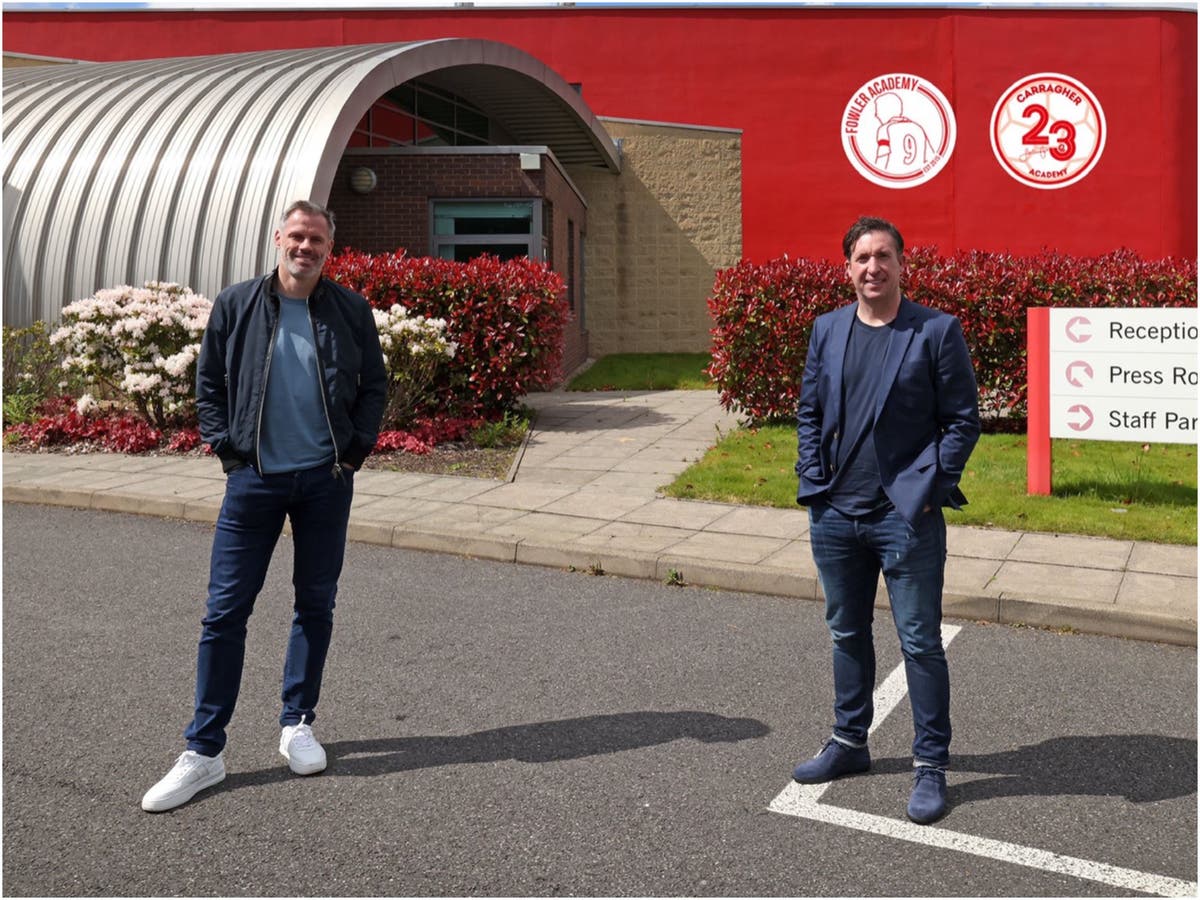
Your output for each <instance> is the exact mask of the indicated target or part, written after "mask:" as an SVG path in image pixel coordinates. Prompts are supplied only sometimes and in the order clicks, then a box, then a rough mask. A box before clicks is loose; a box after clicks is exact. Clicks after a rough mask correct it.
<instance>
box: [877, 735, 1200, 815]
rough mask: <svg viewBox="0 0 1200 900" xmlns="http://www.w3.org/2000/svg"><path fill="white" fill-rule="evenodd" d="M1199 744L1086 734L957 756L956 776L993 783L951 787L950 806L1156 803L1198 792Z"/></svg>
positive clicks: (905, 765)
mask: <svg viewBox="0 0 1200 900" xmlns="http://www.w3.org/2000/svg"><path fill="white" fill-rule="evenodd" d="M1196 751H1197V745H1196V741H1195V740H1194V739H1190V738H1174V737H1161V736H1159V735H1155V734H1108V735H1087V736H1084V735H1080V736H1077V737H1056V738H1049V739H1047V740H1044V741H1042V742H1041V743H1038V744H1029V745H1027V746H1025V747H1019V748H1017V749H1015V750H1005V751H1003V752H999V753H970V754H952V755H951V759H950V770H951V773H954V772H963V773H966V772H980V773H984V774H987V775H994V776H995V777H994V778H979V779H975V780H972V781H965V780H964V781H960V782H956V779H954V778H953V774H952V777H951V778H950V780H949V784H948V786H947V791H946V794H947V800H948V801H949V802H950V803H952V804H956V805H957V804H962V803H970V802H971V801H973V800H992V799H995V798H999V797H1052V796H1058V795H1064V794H1077V795H1085V796H1096V797H1124V798H1125V799H1126V800H1128V801H1130V802H1132V803H1152V802H1154V801H1156V800H1170V799H1172V798H1174V797H1186V796H1188V795H1189V794H1194V793H1196ZM871 768H872V771H876V772H884V773H887V772H908V771H911V770H912V761H911V759H908V758H893V759H880V760H876V761H875V763H874V764H873V765H872V767H871Z"/></svg>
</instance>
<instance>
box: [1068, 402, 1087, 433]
mask: <svg viewBox="0 0 1200 900" xmlns="http://www.w3.org/2000/svg"><path fill="white" fill-rule="evenodd" d="M1067 412H1072V413H1083V421H1082V422H1068V423H1067V426H1068V427H1069V428H1070V429H1071V430H1072V431H1087V430H1088V429H1089V428H1091V427H1092V421H1093V419H1092V411H1091V410H1090V409H1088V408H1087V407H1086V406H1084V405H1083V404H1082V403H1076V404H1075V405H1074V406H1072V407H1069V408H1068V409H1067Z"/></svg>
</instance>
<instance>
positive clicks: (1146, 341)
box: [1049, 308, 1200, 444]
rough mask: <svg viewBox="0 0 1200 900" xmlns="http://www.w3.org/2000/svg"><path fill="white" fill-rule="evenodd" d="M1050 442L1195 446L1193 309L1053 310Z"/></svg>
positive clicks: (1199, 370) (1197, 380)
mask: <svg viewBox="0 0 1200 900" xmlns="http://www.w3.org/2000/svg"><path fill="white" fill-rule="evenodd" d="M1049 329H1050V334H1049V355H1050V366H1049V383H1050V385H1049V386H1050V396H1049V403H1050V436H1051V437H1069V438H1084V439H1088V440H1097V441H1149V442H1158V443H1173V444H1194V443H1196V442H1197V404H1196V398H1197V385H1198V384H1200V361H1198V359H1197V346H1198V339H1200V325H1198V321H1197V311H1196V309H1195V308H1187V309H1051V310H1049Z"/></svg>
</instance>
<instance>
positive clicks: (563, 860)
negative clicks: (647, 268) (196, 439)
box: [3, 504, 1197, 896]
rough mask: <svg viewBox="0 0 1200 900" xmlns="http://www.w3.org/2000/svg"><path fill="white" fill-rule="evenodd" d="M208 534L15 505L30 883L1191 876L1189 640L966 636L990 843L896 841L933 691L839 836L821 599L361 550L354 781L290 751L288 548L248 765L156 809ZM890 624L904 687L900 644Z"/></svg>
mask: <svg viewBox="0 0 1200 900" xmlns="http://www.w3.org/2000/svg"><path fill="white" fill-rule="evenodd" d="M210 540H211V531H210V529H209V528H207V527H205V526H201V525H196V524H190V523H182V522H177V521H171V520H157V519H150V518H138V517H132V516H123V515H116V514H108V513H97V512H85V511H76V510H69V509H59V508H44V507H36V506H20V505H13V504H7V505H5V506H4V576H5V579H4V623H3V624H4V646H3V649H4V659H3V676H4V694H3V703H4V734H3V749H4V761H3V768H4V822H3V828H4V862H3V867H4V889H5V893H6V894H9V895H13V896H31V895H81V894H82V895H97V894H124V895H163V894H188V895H566V894H573V895H705V896H733V895H750V894H755V895H789V896H794V895H826V896H828V895H833V896H837V895H854V896H860V895H877V894H900V895H908V894H923V895H951V894H953V895H989V896H991V895H999V896H1017V895H1036V896H1079V895H1083V896H1140V895H1143V894H1144V893H1147V892H1149V893H1153V892H1156V891H1157V892H1159V893H1173V892H1178V891H1179V890H1183V889H1186V888H1187V887H1188V886H1189V885H1190V886H1191V889H1192V891H1193V892H1194V890H1195V881H1196V760H1197V750H1196V654H1195V651H1194V650H1193V649H1190V648H1182V647H1174V646H1165V645H1158V644H1149V643H1138V642H1131V641H1121V640H1116V639H1110V638H1100V637H1089V636H1080V635H1062V634H1055V633H1050V632H1045V631H1037V630H1032V629H1012V628H1007V627H1002V626H995V625H976V624H971V623H965V624H964V623H956V624H958V625H961V630H956V631H955V632H954V634H953V635H952V638H953V639H952V641H951V642H950V644H949V646H948V656H949V660H950V665H951V672H952V678H953V684H954V699H953V711H954V726H955V743H954V748H953V752H954V769H953V772H952V773H951V779H950V783H951V792H950V799H951V804H952V809H951V811H950V813H949V815H948V816H947V817H946V818H945V819H944V820H942V822H940V823H938V825H937V826H935V827H936V828H937V829H939V830H940V831H941V832H944V833H947V834H952V835H959V836H967V837H969V838H971V839H972V840H973V841H974V843H973V844H972V845H971V846H970V847H966V848H965V849H963V848H961V847H960V848H957V849H956V848H954V847H953V846H942V845H938V844H937V843H917V842H914V841H913V840H911V839H909V838H908V837H905V836H904V835H900V836H896V835H895V834H890V833H889V832H888V829H889V828H890V827H891V826H888V825H887V824H886V822H888V821H891V822H897V823H901V824H903V810H904V803H905V801H906V799H907V791H908V787H909V783H910V779H911V773H910V770H909V759H908V744H909V742H910V740H911V726H910V724H909V721H908V706H907V701H906V700H905V699H904V698H903V696H900V697H899V699H898V703H897V705H896V706H895V709H894V710H893V711H892V712H890V713H889V714H888V715H886V716H882V717H881V721H880V722H879V723H878V727H877V730H876V732H875V733H874V735H873V737H872V751H873V755H874V757H875V760H876V762H875V766H874V768H873V770H872V773H871V774H869V775H866V776H860V777H856V778H852V779H848V780H845V781H842V782H838V783H836V784H834V785H832V786H830V787H829V788H828V789H827V790H826V791H825V792H824V794H823V795H822V796H821V798H820V801H819V802H820V805H821V807H822V808H823V809H824V810H839V811H842V812H839V813H838V814H837V815H836V816H833V818H834V819H835V820H836V821H821V820H818V819H816V818H812V817H804V816H797V815H793V814H789V813H788V812H786V811H783V812H779V811H772V809H771V804H772V803H773V802H775V801H776V799H777V798H778V797H779V796H780V794H781V792H785V791H786V790H787V789H788V786H789V784H790V778H789V773H790V771H791V767H792V765H793V764H794V763H795V761H796V760H797V759H799V758H800V757H801V756H804V755H809V754H811V753H813V752H815V751H816V750H817V749H818V747H819V745H820V743H821V741H822V739H823V738H824V737H825V736H826V735H827V733H828V729H829V721H830V713H829V708H828V707H829V696H830V693H831V686H830V673H829V671H828V670H829V664H828V641H827V638H826V637H825V633H824V625H823V623H822V620H821V610H820V609H819V607H818V606H817V605H816V604H814V603H811V602H800V601H795V600H788V599H786V598H778V597H765V596H758V595H750V594H734V593H728V592H721V591H714V590H701V589H696V588H690V587H683V588H680V587H675V586H668V585H665V584H657V583H654V582H646V581H631V580H625V579H618V578H612V577H603V576H596V575H590V574H587V573H584V572H568V571H563V570H557V569H547V568H539V567H532V566H518V565H512V564H506V563H494V562H485V561H476V560H467V559H462V558H459V557H454V556H442V555H436V554H424V553H416V552H408V551H400V550H392V549H386V548H380V547H375V546H367V545H352V546H351V548H350V550H349V553H348V556H347V566H346V572H345V575H344V577H343V582H342V589H341V593H340V595H339V604H338V612H337V620H336V625H335V635H334V643H333V648H332V651H331V655H330V660H329V666H328V669H327V677H326V682H325V687H324V693H323V698H322V703H321V706H320V708H319V716H318V719H317V723H316V725H315V728H316V732H317V734H318V735H319V736H320V738H321V739H322V741H323V742H324V743H325V745H326V748H327V751H328V753H329V757H330V766H329V769H328V771H327V772H326V773H325V774H323V775H320V776H316V777H312V778H307V779H301V778H297V777H295V776H293V775H291V774H290V773H289V772H288V771H287V769H286V767H285V764H284V761H283V759H282V758H281V757H280V756H279V755H278V753H277V749H276V743H277V739H278V726H277V724H276V717H277V715H278V710H277V702H278V700H277V697H278V693H279V673H280V670H281V667H282V659H283V649H284V640H285V634H286V629H287V623H288V620H289V616H290V601H289V591H290V583H289V578H290V573H289V565H290V546H289V544H288V542H287V540H286V539H284V540H283V541H281V545H280V548H279V551H278V552H277V557H276V561H275V564H274V565H273V567H272V571H271V575H270V577H269V579H268V584H267V587H266V589H265V590H264V592H263V595H262V597H261V598H260V601H259V606H258V609H257V610H256V612H255V615H254V616H253V618H252V619H251V623H250V638H249V642H248V653H247V659H248V664H247V667H246V672H245V675H244V679H243V689H242V699H241V702H240V704H239V708H238V711H237V715H236V716H235V718H234V722H233V725H232V727H231V729H230V744H229V747H228V750H227V757H228V760H227V761H228V769H229V772H230V775H229V777H228V778H227V779H226V781H225V782H224V783H222V784H221V785H220V786H218V787H216V788H214V789H212V790H209V791H207V792H205V793H204V794H202V795H200V796H199V797H197V798H196V799H195V800H194V801H193V802H192V803H190V804H187V805H185V806H183V807H181V808H179V809H178V810H175V811H173V812H170V813H166V814H162V815H148V814H146V813H144V812H142V811H141V809H140V808H139V806H138V802H139V800H140V797H141V794H142V792H143V791H144V790H145V789H146V788H147V787H148V786H149V785H150V784H151V783H152V782H153V781H155V780H156V779H157V778H158V777H159V776H161V774H162V773H163V772H165V771H166V769H167V768H168V767H169V766H170V764H171V762H172V761H173V759H174V757H175V756H176V755H177V754H178V753H179V751H180V750H181V749H182V743H181V738H180V733H181V731H182V729H183V726H184V725H185V724H186V720H187V718H188V715H189V709H190V702H191V693H192V678H193V666H194V653H195V643H196V638H197V636H198V622H199V618H200V615H201V610H202V604H203V593H204V585H205V581H206V577H207V554H208V546H209V542H210ZM878 625H879V627H878V629H877V631H878V644H879V649H880V663H879V671H880V678H881V681H882V680H883V679H885V678H886V676H887V675H888V674H889V673H890V672H891V671H892V670H893V669H895V668H896V666H897V665H898V664H899V649H898V646H897V644H896V641H895V637H894V635H893V634H892V631H891V625H890V622H888V621H887V620H886V618H884V619H881V620H880V621H879V623H878ZM855 816H861V817H864V818H862V819H861V820H858V819H855ZM852 821H865V822H867V823H868V824H869V825H871V826H872V827H869V828H865V829H863V828H857V827H853V826H852V825H847V824H846V823H847V822H852ZM913 827H915V826H913ZM997 847H1017V848H1025V849H1026V850H1029V851H1032V852H1031V853H1029V854H1026V856H1024V857H1021V858H1019V859H1016V860H1014V859H1013V858H1011V857H1007V856H1003V855H997V854H996V853H991V854H989V852H986V851H988V850H989V848H991V849H995V848H997ZM981 851H984V852H981ZM1039 854H1042V856H1039ZM1050 857H1055V858H1069V859H1073V860H1081V861H1085V862H1089V863H1093V864H1095V866H1098V867H1099V868H1096V869H1087V870H1086V871H1084V873H1083V874H1082V875H1080V874H1078V873H1077V874H1068V873H1067V872H1064V871H1060V870H1055V869H1052V868H1047V867H1046V866H1045V865H1039V864H1038V863H1039V861H1042V862H1044V861H1045V859H1048V858H1050ZM1070 871H1074V870H1070ZM1081 871H1082V870H1081ZM1097 872H1102V873H1109V874H1112V875H1113V877H1112V878H1110V879H1109V880H1108V881H1104V880H1097V878H1096V877H1094V876H1095V875H1096V873H1097ZM1113 873H1115V874H1113ZM1129 873H1132V875H1131V876H1130V877H1128V878H1126V875H1128V874H1129ZM1137 875H1142V876H1146V877H1145V878H1144V879H1143V880H1142V881H1138V880H1137V879H1136V878H1134V877H1133V876H1137ZM1122 878H1125V879H1126V880H1121V879H1122Z"/></svg>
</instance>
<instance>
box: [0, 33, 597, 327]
mask: <svg viewBox="0 0 1200 900" xmlns="http://www.w3.org/2000/svg"><path fill="white" fill-rule="evenodd" d="M414 78H423V79H427V80H431V81H433V82H435V83H438V84H441V85H443V86H446V87H452V89H453V90H454V91H455V92H456V93H458V94H460V95H461V96H463V97H464V98H466V99H467V100H470V101H471V102H473V103H474V104H475V105H476V106H478V107H480V108H481V109H482V110H484V111H485V112H486V113H487V114H488V115H489V116H490V117H492V118H493V119H494V120H495V121H496V122H497V124H498V125H499V126H500V127H501V128H502V129H503V130H504V131H505V132H507V133H508V134H509V135H511V137H512V138H513V139H514V140H515V141H516V142H518V143H529V144H543V145H546V146H549V147H550V149H551V150H552V151H553V152H554V154H555V155H556V156H557V157H558V158H559V160H561V161H562V162H563V163H565V164H568V165H597V166H605V167H607V168H609V169H610V170H612V171H617V170H618V168H619V163H618V160H617V155H616V147H615V144H614V143H613V141H612V139H611V138H610V137H609V136H608V135H607V134H606V133H605V131H604V129H603V127H602V126H601V125H600V123H599V121H598V120H597V118H596V116H595V115H594V114H593V113H592V112H591V110H590V109H588V107H587V106H586V105H585V104H584V102H583V100H582V99H581V98H580V96H579V94H578V92H576V91H575V90H573V89H572V88H571V87H570V85H568V84H567V83H566V82H565V81H564V80H563V79H562V78H561V77H560V76H559V75H557V74H556V73H555V72H553V71H552V70H550V69H549V68H547V67H546V66H545V64H543V63H542V62H540V61H538V60H537V59H535V58H534V57H532V56H530V55H528V54H527V53H524V52H522V51H520V50H517V49H516V48H514V47H510V46H508V45H505V44H498V43H494V42H491V41H481V40H458V39H444V40H435V41H422V42H413V43H406V44H371V45H366V46H346V47H325V48H317V49H306V50H282V51H271V52H258V53H236V54H227V55H221V56H202V57H187V58H181V59H155V60H139V61H135V62H122V63H80V64H76V65H69V66H66V65H64V66H45V67H32V68H16V69H6V70H5V71H4V124H3V167H4V267H5V275H4V322H5V323H6V324H10V325H24V324H28V323H30V322H32V321H33V320H34V319H38V318H40V319H43V320H45V321H53V320H56V319H57V318H58V316H59V312H60V310H61V309H62V307H63V305H65V304H66V303H70V302H71V301H73V300H76V299H78V298H80V297H86V296H89V295H90V294H92V293H93V292H94V291H95V290H97V289H98V288H101V287H112V286H114V285H117V284H134V285H140V284H141V283H142V282H144V281H147V280H151V279H157V280H161V281H174V282H178V283H180V284H186V285H188V286H190V287H192V288H193V289H194V290H196V291H198V292H200V293H203V294H206V295H207V296H209V297H214V296H216V294H217V292H218V291H219V290H220V289H221V288H222V287H224V286H225V285H227V284H230V283H233V282H235V281H238V280H241V279H243V278H249V277H252V276H253V275H255V274H259V273H261V272H265V271H267V270H268V269H270V268H271V267H272V266H273V264H274V260H275V250H274V245H273V241H272V236H273V231H274V223H275V221H276V218H277V217H278V215H279V213H280V212H282V210H283V209H284V208H285V207H286V206H287V204H288V203H290V202H291V201H292V200H295V199H302V198H303V199H312V200H314V201H316V202H318V203H324V202H326V201H327V200H328V198H329V189H330V186H331V184H332V181H333V177H334V172H335V170H336V168H337V164H338V161H339V160H340V158H341V156H342V154H343V152H344V151H345V149H346V144H347V142H348V141H349V139H350V135H351V134H352V132H353V130H354V127H355V126H356V125H357V123H358V122H359V121H360V120H361V119H362V117H363V115H364V114H365V113H366V112H367V110H368V109H369V108H370V107H371V105H372V104H373V103H374V102H375V101H376V100H377V99H379V98H380V97H381V96H382V95H383V94H384V93H385V92H386V91H388V90H390V89H392V88H394V87H397V86H399V85H401V84H403V83H404V82H406V81H410V80H412V79H414Z"/></svg>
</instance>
